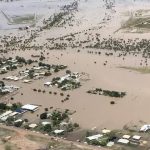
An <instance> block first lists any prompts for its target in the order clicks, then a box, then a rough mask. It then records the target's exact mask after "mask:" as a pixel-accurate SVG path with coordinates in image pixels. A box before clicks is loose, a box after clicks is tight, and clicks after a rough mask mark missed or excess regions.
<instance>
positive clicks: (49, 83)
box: [44, 82, 52, 85]
mask: <svg viewBox="0 0 150 150" xmlns="http://www.w3.org/2000/svg"><path fill="white" fill-rule="evenodd" d="M51 83H52V82H46V83H44V85H51Z"/></svg>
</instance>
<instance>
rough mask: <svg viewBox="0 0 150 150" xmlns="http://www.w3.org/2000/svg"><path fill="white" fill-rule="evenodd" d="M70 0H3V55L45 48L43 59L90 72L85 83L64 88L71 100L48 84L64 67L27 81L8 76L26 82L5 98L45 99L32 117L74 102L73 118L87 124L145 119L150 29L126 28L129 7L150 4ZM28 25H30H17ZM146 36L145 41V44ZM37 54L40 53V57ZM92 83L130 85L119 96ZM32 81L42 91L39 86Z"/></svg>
mask: <svg viewBox="0 0 150 150" xmlns="http://www.w3.org/2000/svg"><path fill="white" fill-rule="evenodd" d="M73 2H74V1H73V0H66V1H62V0H54V1H47V0H37V1H35V0H34V1H33V0H22V1H13V2H0V11H1V12H0V19H1V20H3V21H1V22H0V29H1V30H0V33H1V36H2V37H1V47H0V50H1V54H0V56H1V58H3V57H4V58H9V57H13V58H14V57H16V56H17V55H18V56H21V57H24V58H26V59H33V57H31V55H40V56H42V57H44V58H43V60H41V61H42V62H44V63H48V64H62V65H67V66H68V68H67V69H69V70H71V71H72V72H79V73H85V74H88V75H89V79H88V80H86V81H82V82H81V83H82V86H81V87H80V88H78V89H75V90H71V91H65V92H63V93H64V95H68V94H69V95H70V99H69V100H68V101H66V102H62V99H63V98H62V97H61V96H60V93H61V92H62V91H61V90H60V89H59V88H56V87H45V86H44V83H45V82H50V81H51V80H52V78H53V77H60V76H63V75H65V71H66V70H62V71H60V72H58V73H56V74H54V75H52V76H50V77H46V78H43V79H41V80H35V81H34V82H31V83H30V84H25V83H22V81H17V82H15V81H6V83H7V84H15V85H17V86H19V87H21V88H20V90H19V92H18V93H17V94H16V95H14V96H13V98H14V100H11V99H10V97H9V96H8V97H7V96H6V97H4V98H3V99H2V101H9V102H11V103H13V102H21V103H22V104H27V103H31V104H37V105H40V106H41V109H40V110H39V111H38V112H37V113H36V114H35V115H34V117H35V116H36V115H37V114H39V113H41V112H42V111H43V110H44V108H50V107H54V108H60V109H70V110H72V111H76V113H75V114H73V115H72V116H71V117H72V120H73V121H75V122H79V124H80V126H81V127H82V128H86V129H91V128H93V127H97V128H101V129H102V128H109V129H116V128H117V129H121V128H123V127H124V126H125V125H126V124H128V123H135V124H136V123H137V124H138V122H139V121H141V120H142V121H145V122H150V118H149V116H148V115H147V114H149V104H150V101H149V98H150V93H149V85H150V80H149V77H150V74H149V67H150V59H149V58H150V56H149V50H148V49H149V40H145V39H148V38H149V36H148V35H149V33H148V32H146V33H145V32H142V33H140V34H139V33H137V32H135V33H134V34H132V32H130V33H128V32H124V31H123V30H122V28H121V27H122V25H123V24H124V23H125V22H126V21H127V20H128V19H129V18H130V15H131V14H132V13H131V12H133V13H134V12H136V11H137V10H139V7H140V9H144V8H145V9H146V10H147V9H148V7H149V5H147V2H145V3H142V2H138V1H136V2H134V1H130V2H129V1H119V2H118V1H117V2H116V3H113V5H112V4H111V5H110V6H109V5H107V3H105V2H104V1H97V0H85V1H84V0H81V1H78V2H76V3H73ZM112 2H113V1H112ZM72 3H73V4H72ZM139 4H141V5H140V6H139ZM64 12H65V13H64ZM146 20H147V19H146ZM144 21H145V20H144ZM43 22H44V23H43ZM131 25H132V26H133V28H134V27H135V26H134V24H131ZM24 26H30V28H29V29H27V30H23V31H20V30H18V28H19V27H24ZM140 27H141V26H140ZM7 29H9V30H7ZM3 35H5V36H6V35H8V37H5V36H3ZM119 38H120V39H119ZM137 39H138V40H141V41H138V40H137ZM143 39H144V40H143ZM110 43H111V44H110ZM120 43H121V44H120ZM145 43H146V45H147V47H144V46H143V45H144V44H145ZM118 45H119V46H118ZM4 50H5V51H4ZM35 60H38V61H39V58H35ZM27 67H28V65H26V66H23V67H22V68H20V69H18V70H17V71H11V72H9V73H7V74H2V75H0V79H1V80H3V78H4V77H6V75H7V76H12V75H16V74H17V72H18V71H20V70H25V69H26V68H27ZM143 67H144V69H143ZM143 72H144V73H143ZM94 88H102V89H106V90H109V91H122V92H126V96H124V97H123V98H114V97H109V96H105V95H90V94H88V93H87V91H88V90H90V89H94ZM33 89H37V90H38V89H41V90H42V91H43V90H45V92H44V93H42V92H35V91H33ZM49 92H52V93H54V92H55V94H50V93H49ZM56 93H57V94H56ZM112 101H113V104H114V105H112ZM29 117H30V116H29ZM30 119H31V120H32V119H33V120H34V118H30Z"/></svg>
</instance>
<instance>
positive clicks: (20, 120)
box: [14, 119, 22, 123]
mask: <svg viewBox="0 0 150 150" xmlns="http://www.w3.org/2000/svg"><path fill="white" fill-rule="evenodd" d="M14 122H15V123H17V122H22V119H18V120H16V121H14Z"/></svg>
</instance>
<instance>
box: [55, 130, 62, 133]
mask: <svg viewBox="0 0 150 150" xmlns="http://www.w3.org/2000/svg"><path fill="white" fill-rule="evenodd" d="M63 132H64V130H54V133H55V134H60V133H63Z"/></svg>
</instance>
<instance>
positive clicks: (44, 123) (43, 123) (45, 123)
mask: <svg viewBox="0 0 150 150" xmlns="http://www.w3.org/2000/svg"><path fill="white" fill-rule="evenodd" d="M47 124H51V123H50V122H42V125H43V126H45V125H47Z"/></svg>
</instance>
